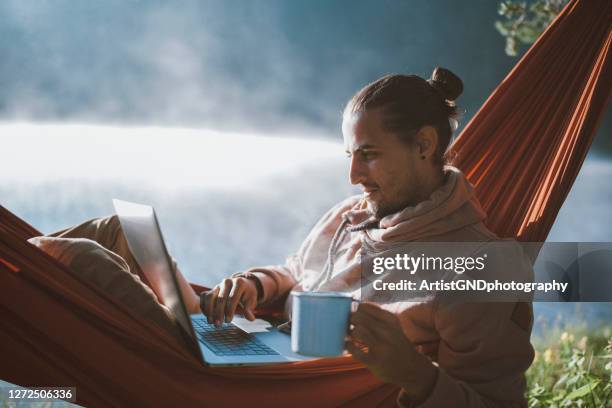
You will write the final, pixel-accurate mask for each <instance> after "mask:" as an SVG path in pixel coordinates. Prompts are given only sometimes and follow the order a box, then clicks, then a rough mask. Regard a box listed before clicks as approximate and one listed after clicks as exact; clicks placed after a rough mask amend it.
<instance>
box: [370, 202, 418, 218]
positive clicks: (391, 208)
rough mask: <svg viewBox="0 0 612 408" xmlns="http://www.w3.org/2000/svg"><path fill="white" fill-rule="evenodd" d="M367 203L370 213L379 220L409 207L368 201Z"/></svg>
mask: <svg viewBox="0 0 612 408" xmlns="http://www.w3.org/2000/svg"><path fill="white" fill-rule="evenodd" d="M366 202H367V203H368V212H369V213H370V214H371V215H373V216H374V217H376V219H379V220H380V219H382V218H384V217H386V216H387V215H391V214H395V213H396V212H399V211H401V210H403V209H404V208H406V207H407V206H408V204H399V205H398V204H396V205H391V204H388V203H385V202H384V201H383V202H374V201H370V200H367V199H366Z"/></svg>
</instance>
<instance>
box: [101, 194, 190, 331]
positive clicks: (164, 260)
mask: <svg viewBox="0 0 612 408" xmlns="http://www.w3.org/2000/svg"><path fill="white" fill-rule="evenodd" d="M113 205H114V206H115V211H116V212H117V215H118V216H119V221H120V222H121V228H122V229H123V233H124V235H125V238H126V240H127V242H128V246H129V247H130V251H131V252H132V255H134V258H135V259H136V262H138V265H139V266H140V268H141V269H142V271H143V273H144V275H145V276H146V278H147V279H148V280H149V283H150V285H151V289H153V292H155V294H156V295H157V298H158V300H159V301H160V303H162V304H163V305H165V306H166V307H168V308H169V309H170V311H171V312H172V313H173V314H174V316H175V318H176V320H177V321H178V322H179V324H180V325H181V327H182V328H183V329H184V330H185V333H187V334H189V336H190V337H191V338H195V335H194V332H193V327H192V325H191V319H190V317H189V314H188V313H187V309H186V308H185V304H184V303H183V297H182V295H181V292H180V289H179V286H178V281H177V279H176V276H175V275H174V272H173V270H172V263H171V260H170V256H169V254H168V250H167V249H166V245H165V243H164V239H163V237H162V233H161V228H160V227H159V223H158V221H157V217H156V215H155V210H154V209H153V207H151V206H148V205H143V204H136V203H130V202H127V201H121V200H113Z"/></svg>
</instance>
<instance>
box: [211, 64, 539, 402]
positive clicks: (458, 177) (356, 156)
mask: <svg viewBox="0 0 612 408" xmlns="http://www.w3.org/2000/svg"><path fill="white" fill-rule="evenodd" d="M461 91H462V83H461V81H460V80H459V78H457V77H456V76H455V75H454V74H452V73H451V72H450V71H448V70H445V69H442V68H437V69H436V70H435V71H434V73H433V75H432V78H431V79H429V80H427V81H426V80H424V79H422V78H420V77H417V76H414V75H388V76H385V77H383V78H381V79H379V80H377V81H375V82H373V83H372V84H369V85H368V86H366V87H365V88H363V89H362V90H361V91H359V92H358V93H357V94H356V95H355V96H354V97H353V98H352V99H351V101H349V103H348V105H347V107H346V109H345V111H344V117H343V125H342V132H343V136H344V143H345V146H346V151H347V154H348V156H349V158H350V169H349V178H350V182H351V183H352V184H356V185H360V186H361V188H362V190H363V194H362V195H361V196H356V197H351V198H348V199H347V200H345V201H343V202H341V203H339V204H338V205H336V206H335V207H334V208H332V209H331V210H330V211H328V212H327V213H326V214H325V215H324V216H323V217H322V219H321V220H320V221H319V222H318V223H317V224H316V225H315V227H314V228H313V230H312V231H311V233H310V234H309V235H308V237H307V238H306V240H305V241H304V243H303V244H302V246H301V248H300V250H299V251H298V253H297V254H296V255H293V256H291V257H289V258H288V260H287V262H286V264H285V265H282V266H267V267H261V268H252V269H250V270H248V271H246V272H241V273H237V274H234V275H233V276H232V277H230V278H228V279H225V280H223V282H221V283H220V284H219V285H217V286H216V287H215V288H213V289H212V290H211V291H208V292H206V293H204V294H202V296H201V299H200V304H201V307H202V311H203V313H204V314H205V315H206V316H207V317H208V319H209V321H210V322H214V323H216V324H220V323H221V322H222V321H224V320H225V321H231V320H232V318H233V316H234V314H235V312H236V309H237V307H238V305H239V304H240V305H241V306H242V308H243V311H244V314H245V316H246V317H247V318H249V319H254V314H253V310H254V309H255V307H256V306H277V307H283V306H284V307H285V308H287V309H289V306H290V301H291V298H290V297H289V296H288V295H289V292H290V291H292V290H354V289H355V287H356V286H359V284H360V278H361V277H362V273H363V271H362V263H361V261H362V258H363V257H364V256H367V255H368V254H371V253H372V252H376V251H383V250H385V249H387V248H390V247H393V246H397V245H398V244H402V243H409V242H416V241H419V242H457V241H459V242H492V241H497V240H498V238H497V237H496V236H495V234H493V233H492V232H491V231H489V230H488V229H487V228H486V227H485V225H484V224H483V220H484V219H485V216H486V214H485V213H484V211H483V210H482V209H481V207H480V204H479V203H478V200H477V199H476V197H475V195H474V190H473V188H472V186H471V185H470V184H469V182H468V181H467V180H466V178H465V176H464V175H463V174H462V173H461V172H460V171H459V170H457V169H455V168H453V167H449V166H444V161H445V154H444V152H445V151H446V149H447V146H448V144H449V142H450V138H451V134H452V131H453V128H454V126H453V124H454V120H455V116H456V109H455V105H454V103H453V101H454V100H455V99H456V98H457V97H458V96H459V94H460V93H461ZM516 258H519V259H514V260H513V262H514V264H515V265H518V269H516V271H515V272H516V274H517V275H518V276H519V278H520V279H526V278H527V277H528V276H529V273H530V272H531V269H530V265H529V263H528V262H527V261H526V259H522V258H521V253H520V251H517V252H516ZM351 323H352V325H353V329H352V331H351V333H350V336H349V337H348V341H347V350H348V351H349V352H351V354H352V355H353V356H354V357H355V358H357V359H358V360H360V361H361V362H363V363H364V364H365V365H366V366H367V367H368V368H369V369H370V370H371V371H372V373H374V374H375V375H376V376H378V377H379V378H380V379H381V380H383V381H385V382H390V383H394V384H397V385H398V386H400V387H401V388H402V392H401V393H400V396H399V398H398V403H399V404H400V405H403V406H422V407H439V406H444V407H446V406H458V407H468V406H469V407H481V406H488V407H492V406H494V407H514V406H525V405H526V403H525V399H524V392H525V379H524V372H525V371H526V370H527V368H528V367H529V365H530V364H531V361H532V359H533V348H532V346H531V344H530V340H529V338H530V333H531V324H532V313H531V304H530V303H525V302H494V303H482V302H471V303H469V302H460V303H456V304H453V303H446V302H441V301H440V299H439V298H438V297H433V298H430V299H428V300H425V301H420V302H409V301H406V302H396V303H394V304H392V305H385V306H384V307H383V306H381V305H377V304H375V303H367V302H366V303H362V304H360V305H359V307H358V309H357V311H356V312H354V313H353V314H352V316H351Z"/></svg>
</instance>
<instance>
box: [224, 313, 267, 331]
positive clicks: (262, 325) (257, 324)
mask: <svg viewBox="0 0 612 408" xmlns="http://www.w3.org/2000/svg"><path fill="white" fill-rule="evenodd" d="M232 323H234V324H235V325H236V326H238V327H239V328H241V329H242V330H244V331H245V332H247V333H265V332H268V331H270V329H272V328H273V327H274V326H272V324H270V323H269V322H267V321H265V320H263V319H255V320H253V321H252V322H251V321H249V320H247V319H246V318H244V317H241V316H234V319H233V320H232Z"/></svg>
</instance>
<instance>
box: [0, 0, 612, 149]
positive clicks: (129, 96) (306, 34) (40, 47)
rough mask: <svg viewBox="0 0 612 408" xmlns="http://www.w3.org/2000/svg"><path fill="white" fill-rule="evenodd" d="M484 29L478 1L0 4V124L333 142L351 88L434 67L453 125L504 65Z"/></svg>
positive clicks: (498, 41) (487, 21)
mask: <svg viewBox="0 0 612 408" xmlns="http://www.w3.org/2000/svg"><path fill="white" fill-rule="evenodd" d="M496 19H499V16H498V14H497V2H496V1H491V0H473V1H471V2H469V3H465V2H456V1H453V0H438V1H425V0H414V1H403V0H393V1H391V0H383V1H378V2H372V1H366V0H351V1H349V0H330V1H328V0H313V1H308V2H301V1H289V2H288V1H282V0H254V1H238V2H223V1H199V0H186V1H183V2H181V4H180V7H179V6H177V4H176V3H174V2H169V1H161V0H149V1H144V0H130V1H125V0H108V1H104V2H79V1H71V0H39V1H35V2H24V1H21V0H6V1H3V2H1V3H0V55H2V59H1V60H0V121H5V122H6V121H29V122H31V121H35V122H41V121H47V122H57V121H61V122H71V123H74V122H76V123H94V124H102V125H109V124H110V125H134V126H142V125H144V126H179V127H196V128H197V127H204V128H210V129H217V130H228V131H240V132H255V133H266V134H269V135H274V136H284V135H287V134H295V133H296V132H299V133H301V134H310V135H313V136H314V137H319V136H323V137H339V134H340V132H339V129H340V125H339V124H340V113H341V111H342V108H343V106H344V104H345V103H346V101H347V100H348V99H349V98H350V96H351V95H352V94H353V93H354V92H355V91H357V90H358V89H359V88H361V87H362V86H363V85H365V84H366V83H368V82H370V81H372V80H374V79H376V78H378V77H380V76H382V75H384V74H387V73H391V72H396V73H415V74H418V75H421V76H423V77H428V76H429V75H430V74H431V71H432V70H433V68H434V67H435V66H438V65H440V66H444V67H447V68H450V69H451V70H453V71H454V72H455V73H457V74H458V75H459V76H460V77H461V78H462V79H463V80H464V82H465V92H464V95H463V96H462V97H461V98H460V99H459V101H458V103H459V105H460V108H461V109H463V110H464V112H465V113H464V120H463V121H462V123H463V124H465V123H466V122H467V120H468V119H469V118H470V117H471V116H472V115H473V114H474V113H475V112H476V111H477V109H478V107H479V106H480V105H481V104H482V103H483V102H484V101H485V99H486V97H487V96H488V95H489V94H490V92H491V91H492V90H493V89H494V88H495V86H496V85H497V84H498V83H499V82H500V81H501V80H502V79H503V78H504V76H505V75H506V74H507V73H508V71H509V70H510V69H511V68H512V66H513V65H514V64H515V63H516V61H517V59H516V58H511V57H508V56H506V55H505V54H504V39H503V37H502V36H501V35H499V34H498V33H497V32H496V31H495V29H494V27H493V24H494V22H495V20H496ZM609 116H610V115H609V114H608V117H609ZM609 122H610V120H607V121H606V122H605V123H604V128H605V129H609V127H610V125H609ZM608 133H609V132H608ZM598 139H603V137H600V138H598ZM600 145H601V146H603V145H604V143H602V142H600V141H599V140H598V141H597V143H596V150H601V149H602V147H601V146H600ZM611 150H612V149H610V148H609V144H608V149H607V150H606V151H611ZM602 151H603V150H602Z"/></svg>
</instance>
